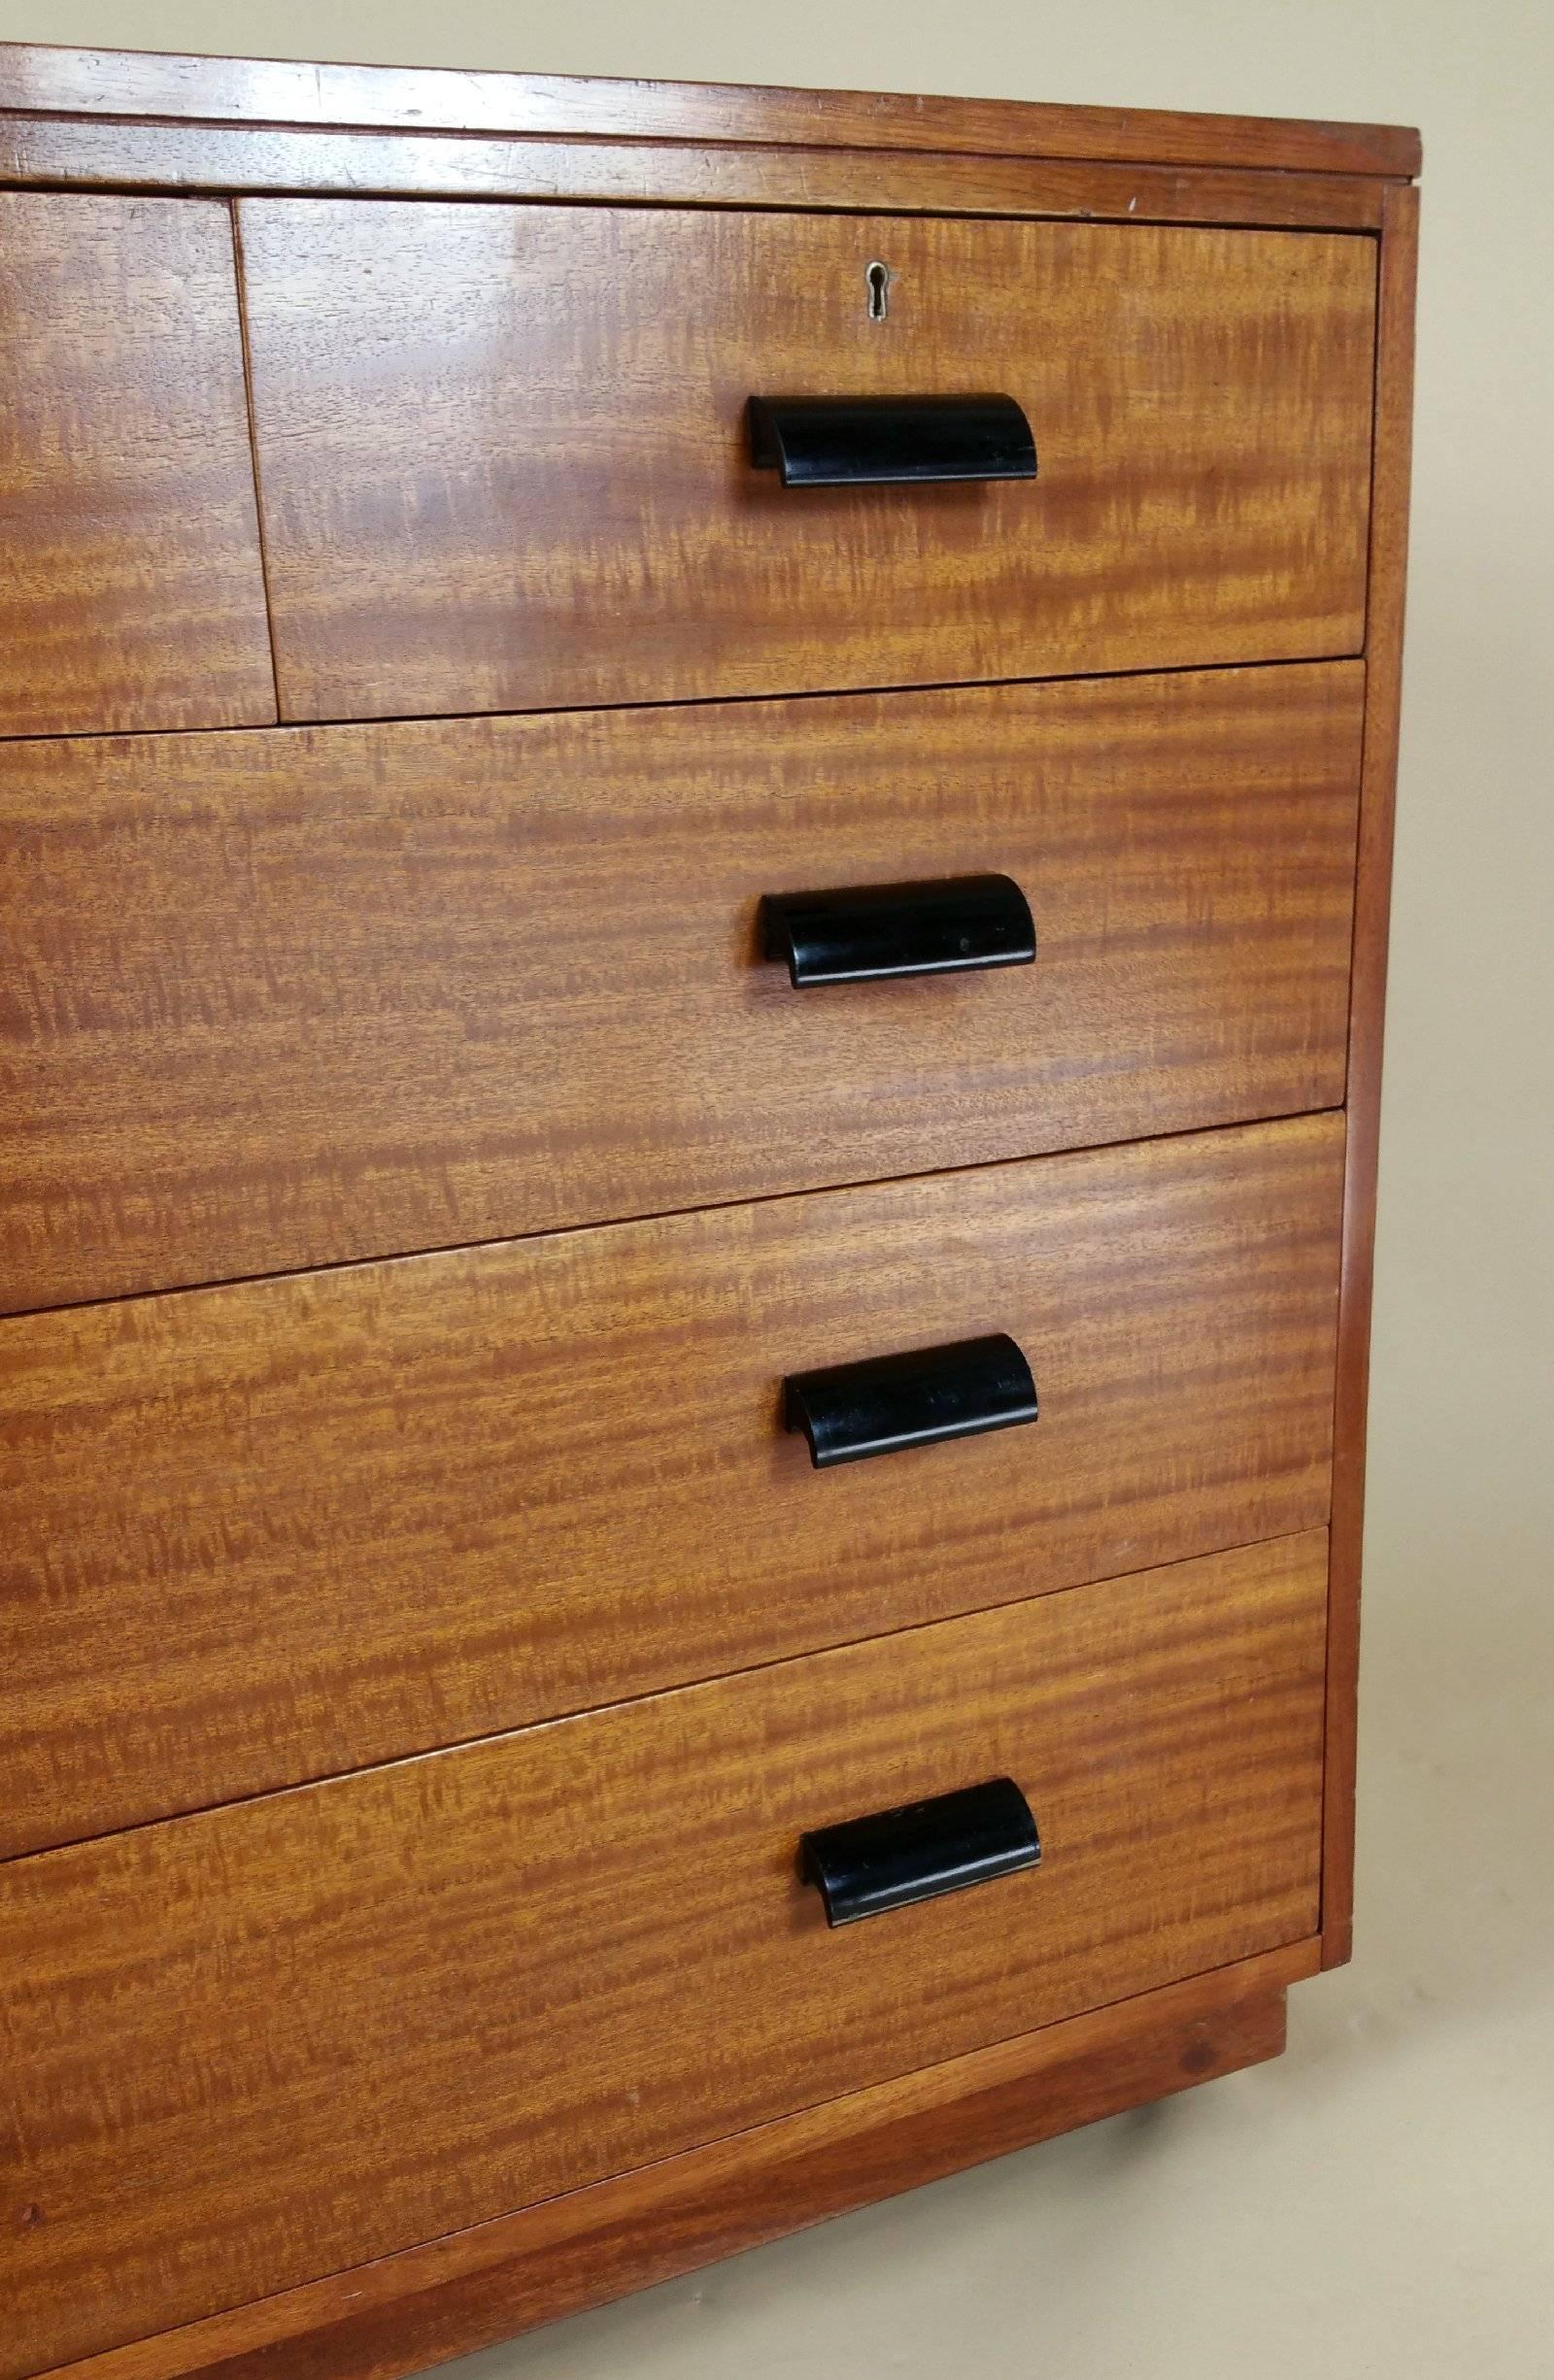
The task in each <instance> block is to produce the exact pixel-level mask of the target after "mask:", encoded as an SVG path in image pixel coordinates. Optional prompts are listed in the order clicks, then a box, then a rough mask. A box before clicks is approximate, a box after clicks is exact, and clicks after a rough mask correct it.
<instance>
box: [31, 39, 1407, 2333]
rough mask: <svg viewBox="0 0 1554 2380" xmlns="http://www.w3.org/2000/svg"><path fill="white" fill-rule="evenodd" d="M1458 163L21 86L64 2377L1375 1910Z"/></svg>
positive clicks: (953, 2150)
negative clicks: (1411, 913)
mask: <svg viewBox="0 0 1554 2380" xmlns="http://www.w3.org/2000/svg"><path fill="white" fill-rule="evenodd" d="M1417 165H1418V144H1417V141H1416V139H1415V137H1414V136H1413V135H1411V134H1409V133H1405V132H1402V131H1393V130H1387V129H1384V128H1377V127H1365V126H1345V125H1317V124H1297V123H1260V122H1254V121H1249V120H1239V119H1229V118H1210V117H1171V116H1159V115H1145V114H1135V115H1118V114H1114V113H1104V112H1100V111H1087V110H1083V109H1071V108H1049V107H1040V106H1029V107H1028V106H1014V105H1001V104H1000V105H995V104H992V103H986V104H984V103H977V102H968V101H949V100H945V101H929V100H903V99H890V98H874V97H866V96H861V95H854V94H845V93H799V92H766V91H733V90H719V89H714V88H701V87H697V86H682V87H671V86H655V85H634V84H607V83H606V84H588V83H567V82H560V81H555V80H548V79H545V78H523V77H510V76H475V77H469V76H446V77H445V76H440V75H437V74H434V73H428V74H411V73H402V72H399V71H397V70H378V69H347V68H329V67H325V68H318V69H314V68H301V67H290V66H287V65H257V64H253V63H225V62H220V61H213V60H195V59H178V58H161V57H150V56H127V55H125V56H107V55H104V54H102V53H89V52H75V51H69V50H17V49H11V50H5V49H0V328H3V334H4V335H3V337H0V839H3V855H4V868H3V872H0V948H3V965H0V1098H3V1106H4V1114H3V1122H4V1134H3V1140H0V1194H3V1195H0V1383H3V1396H4V1404H3V1439H0V1505H3V1514H4V1524H3V1530H0V1698H3V1712H0V1717H3V1725H0V2047H3V2059H4V2063H3V2069H0V2380H36V2376H37V2375H41V2374H44V2373H50V2374H55V2375H62V2374H69V2375H70V2376H71V2380H199V2376H200V2375H209V2380H215V2376H216V2375H217V2374H220V2375H223V2380H392V2375H398V2374H408V2373H410V2372H413V2371H414V2370H416V2369H417V2368H419V2367H420V2366H422V2365H423V2364H426V2363H432V2362H435V2361H436V2360H438V2359H439V2358H444V2357H448V2356H453V2355H456V2354H458V2353H461V2352H464V2351H466V2350H468V2349H470V2348H474V2347H477V2346H480V2345H483V2344H486V2343H489V2342H490V2341H492V2340H495V2339H497V2338H500V2337H503V2336H505V2335H508V2334H510V2333H512V2332H514V2331H517V2330H522V2329H524V2328H525V2327H527V2326H529V2325H532V2324H535V2323H539V2322H543V2321H545V2320H548V2319H551V2318H554V2317H555V2316H557V2315H558V2314H562V2313H565V2312H568V2311H571V2310H573V2309H576V2308H579V2307H582V2306H585V2305H589V2304H592V2303H596V2302H599V2301H600V2300H602V2299H604V2298H606V2297H609V2296H615V2295H618V2294H620V2293H622V2292H624V2291H626V2290H629V2289H631V2288H633V2287H636V2286H640V2285H642V2284H644V2283H646V2282H649V2281H652V2280H655V2279H659V2278H662V2277H664V2276H666V2275H668V2274H671V2273H674V2272H679V2271H684V2270H686V2269H688V2268H690V2267H692V2266H693V2265H695V2264H697V2263H704V2262H706V2261H708V2260H710V2259H712V2258H715V2257H717V2256H719V2255H722V2254H726V2253H727V2252H729V2251H731V2250H733V2249H736V2248H739V2247H741V2246H746V2245H749V2244H752V2243H753V2242H755V2241H758V2240H760V2239H765V2238H770V2237H773V2236H775V2235H777V2234H778V2233H780V2232H782V2231H784V2230H787V2229H793V2228H794V2227H796V2226H798V2225H801V2224H804V2223H808V2222H812V2221H814V2220H816V2219H817V2218H819V2217H821V2216H823V2215H825V2214H828V2213H830V2212H835V2211H839V2210H841V2209H843V2208H846V2207H849V2206H855V2205H859V2204H861V2203H863V2202H865V2201H866V2200H868V2199H870V2198H873V2197H877V2196H882V2195H885V2194H887V2193H889V2192H891V2191H895V2190H900V2189H904V2188H907V2187H909V2186H911V2185H912V2184H914V2183H916V2182H919V2181H922V2180H925V2179H928V2178H929V2177H931V2176H934V2175H938V2174H942V2173H946V2172H949V2171H951V2170H953V2169H955V2168H956V2167H957V2166H959V2165H963V2164H966V2163H969V2162H974V2161H976V2160H977V2159H979V2158H985V2157H990V2156H994V2155H997V2154H998V2153H999V2152H1000V2151H1002V2150H1005V2149H1008V2148H1011V2147H1014V2146H1017V2145H1020V2144H1022V2143H1026V2142H1030V2141H1033V2140H1038V2139H1041V2138H1043V2137H1045V2136H1048V2135H1050V2134H1052V2133H1055V2132H1057V2131H1060V2130H1063V2129H1066V2128H1068V2127H1071V2126H1073V2125H1077V2124H1081V2123H1084V2122H1087V2121H1090V2120H1092V2119H1094V2118H1096V2117H1098V2116H1101V2115H1104V2114H1108V2113H1112V2112H1115V2111H1117V2110H1119V2109H1122V2108H1125V2107H1128V2106H1132V2105H1135V2104H1137V2103H1139V2102H1141V2101H1145V2100H1148V2099H1152V2098H1158V2097H1160V2096H1162V2095H1165V2094H1167V2093H1170V2092H1172V2091H1175V2090H1178V2089H1181V2088H1183V2087H1184V2086H1185V2085H1187V2084H1189V2083H1192V2082H1196V2081H1199V2080H1202V2079H1205V2078H1207V2077H1211V2076H1214V2075H1218V2074H1223V2073H1226V2072H1229V2071H1231V2070H1233V2068H1235V2067H1237V2066H1241V2065H1245V2064H1248V2063H1250V2062H1254V2061H1255V2060H1258V2059H1261V2058H1266V2057H1269V2056H1272V2055H1274V2054H1276V2052H1277V2051H1278V2049H1279V2048H1280V2047H1281V2046H1282V2040H1283V2008H1284V1995H1285V1992H1286V1990H1287V1988H1288V1986H1289V1985H1290V1984H1291V1983H1293V1982H1296V1981H1298V1980H1300V1979H1301V1978H1303V1977H1305V1976H1308V1975H1310V1974H1312V1973H1314V1972H1315V1971H1316V1970H1317V1969H1318V1968H1319V1967H1321V1966H1324V1965H1332V1964H1334V1963H1335V1962H1336V1961H1341V1960H1342V1959H1344V1958H1346V1957H1347V1955H1348V1951H1349V1938H1350V1905H1351V1897H1352V1895H1351V1870H1352V1854H1351V1841H1352V1834H1351V1828H1352V1803H1353V1775H1354V1724H1353V1722H1354V1699H1355V1675H1356V1660H1357V1630H1358V1603H1359V1565H1360V1533H1361V1526H1360V1525H1361V1503H1362V1487H1363V1460H1364V1423H1365V1402H1366V1365H1367V1334H1368V1298H1369V1247H1370V1232H1371V1218H1372V1208H1373V1194H1374V1181H1375V1156H1376V1150H1375V1138H1376V1119H1377V1103H1378V1086H1379V1062H1380V1023H1381V1002H1382V987H1383V970H1384V955H1385V940H1386V908H1387V880H1388V869H1389V854H1390V842H1391V819H1392V802H1393V778H1394V766H1395V754H1396V726H1397V706H1398V690H1399V658H1400V647H1401V638H1402V578H1403V546H1404V522H1405V493H1406V476H1407V450H1408V409H1409V380H1410V364H1411V343H1412V291H1413V265H1414V238H1415V203H1416V202H1415V193H1414V189H1413V186H1412V180H1411V177H1412V176H1413V174H1414V173H1415V171H1416V170H1417Z"/></svg>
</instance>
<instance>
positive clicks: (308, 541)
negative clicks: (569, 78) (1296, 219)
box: [239, 199, 1375, 720]
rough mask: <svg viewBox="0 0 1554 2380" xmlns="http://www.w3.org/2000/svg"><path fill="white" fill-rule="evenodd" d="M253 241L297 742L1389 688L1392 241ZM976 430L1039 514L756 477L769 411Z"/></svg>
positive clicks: (274, 530)
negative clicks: (1368, 662) (1332, 667)
mask: <svg viewBox="0 0 1554 2380" xmlns="http://www.w3.org/2000/svg"><path fill="white" fill-rule="evenodd" d="M239 222H240V230H241V238H242V251H243V260H244V285H245V292H246V302H247V306H248V323H249V338H250V347H251V353H252V359H253V404H254V423H255V435H256V441H257V452H258V457H259V465H260V480H261V488H262V500H263V511H264V522H265V535H266V555H267V561H268V568H269V586H270V591H271V595H272V598H273V603H274V614H275V631H276V653H277V661H278V669H279V679H280V690H281V702H282V709H283V714H284V716H285V717H287V718H288V719H299V720H306V719H337V718H371V717H384V716H389V715H392V716H401V715H404V714H406V713H412V712H416V713H425V712H455V711H456V712H468V711H492V710H507V709H523V708H525V707H533V708H543V707H548V706H551V705H567V704H589V703H621V702H643V701H665V700H676V699H682V698H685V697H690V696H705V695H712V694H765V693H789V692H799V691H803V690H805V689H809V688H822V687H868V686H903V685H913V684H925V683H927V684H933V683H938V682H943V681H949V680H961V679H976V678H1017V677H1031V676H1045V675H1058V674H1061V673H1064V672H1069V671H1075V672H1077V671H1085V670H1101V669H1144V668H1155V667H1165V666H1180V665H1190V664H1194V663H1202V662H1223V661H1246V660H1278V659H1287V658H1291V657H1295V656H1301V655H1310V656H1317V655H1322V654H1345V653H1355V652H1358V651H1359V649H1360V646H1361V643H1362V607H1363V602H1364V595H1365V568H1366V527H1367V513H1368V482H1369V470H1370V403H1371V383H1372V342H1373V329H1374V306H1375V248H1374V243H1373V242H1372V241H1370V240H1368V239H1366V238H1363V237H1358V236H1346V235H1342V234H1324V233H1313V232H1301V233H1283V232H1255V231H1221V230H1197V229H1186V228H1180V227H1177V228H1158V227H1152V226H1147V225H1141V224H1133V225H1103V224H1083V223H1015V222H996V221H968V220H957V221H947V220H936V219H933V218H904V217H899V216H893V217H876V218H869V217H866V216H865V217H859V216H841V215H830V216H801V215H782V214H770V215H738V214H734V213H729V212H723V211H715V210H707V211H698V212H691V213H677V212H675V211H674V210H672V209H641V210H631V209H620V208H610V207H596V208H584V209H579V208H565V207H517V206H498V205H482V206H472V205H462V206H460V205H453V206H444V205H424V204H410V205H406V204H394V203H390V202H388V201H384V200H312V199H279V200H269V199H250V200H244V201H242V202H240V205H239ZM877 262H883V263H884V264H885V265H886V266H887V267H888V269H889V271H890V274H891V280H890V284H889V288H888V292H887V306H888V311H887V313H886V315H885V318H884V319H883V320H881V319H875V318H873V316H872V315H871V310H870V302H869V301H870V283H869V272H868V268H869V266H870V264H871V263H877ZM982 391H994V392H997V393H1000V394H1005V395H1008V396H1010V397H1012V398H1014V399H1015V400H1016V401H1017V402H1018V404H1019V405H1020V406H1021V407H1022V408H1023V410H1024V412H1025V414H1026V416H1027V419H1028V420H1029V422H1030V428H1031V431H1032V433H1033V435H1034V440H1035V446H1036V450H1037V453H1038V457H1039V477H1038V478H1037V479H1036V480H1035V481H1034V482H1030V481H1021V482H1016V481H1010V482H1006V483H1003V484H996V485H991V486H975V485H969V484H953V485H938V486H932V485H930V486H862V487H848V486H840V487H838V486H825V487H816V486H808V487H788V486H783V485H782V484H781V483H780V479H779V477H778V475H777V474H776V473H775V472H773V471H770V470H757V469H755V468H753V467H752V464H751V460H750V452H749V441H748V434H747V428H746V414H745V409H746V405H747V402H748V400H749V399H750V398H751V397H752V396H757V397H763V396H783V397H792V396H811V397H830V398H836V397H856V396H868V397H881V396H887V397H889V396H922V395H935V394H936V395H943V394H964V393H967V392H982Z"/></svg>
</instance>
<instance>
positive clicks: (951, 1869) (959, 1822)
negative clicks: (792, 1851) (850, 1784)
mask: <svg viewBox="0 0 1554 2380" xmlns="http://www.w3.org/2000/svg"><path fill="white" fill-rule="evenodd" d="M1040 1860H1041V1837H1040V1835H1039V1834H1038V1833H1037V1831H1036V1822H1035V1820H1034V1819H1033V1818H1032V1817H1031V1815H1030V1803H1029V1802H1028V1801H1027V1799H1026V1797H1025V1795H1024V1793H1022V1792H1021V1791H1020V1788H1019V1787H1018V1785H1016V1784H1015V1782H1014V1780H1013V1778H1012V1777H994V1778H993V1779H992V1780H991V1781H990V1782H989V1783H988V1784H986V1785H968V1786H964V1787H963V1789H962V1790H961V1792H960V1793H938V1794H936V1795H935V1796H934V1798H933V1799H932V1800H931V1801H912V1802H908V1803H907V1804H906V1805H905V1806H904V1807H903V1808H902V1809H899V1810H880V1811H879V1812H877V1813H876V1815H875V1816H874V1817H872V1818H850V1819H848V1820H847V1821H846V1822H845V1823H844V1824H843V1825H842V1826H840V1827H819V1828H818V1829H817V1830H816V1832H815V1833H813V1834H806V1835H805V1836H804V1838H803V1841H802V1844H801V1846H800V1872H801V1874H802V1876H803V1880H804V1882H805V1883H806V1884H812V1885H814V1886H815V1887H816V1888H817V1889H818V1891H819V1893H820V1896H821V1899H822V1900H823V1901H824V1902H825V1904H826V1923H827V1924H828V1926H851V1925H852V1924H853V1923H854V1921H855V1920H856V1919H858V1918H861V1917H878V1916H879V1915H880V1914H881V1913H882V1912H883V1911H884V1910H886V1909H906V1908H910V1906H911V1904H912V1902H913V1901H915V1900H933V1899H934V1898H936V1896H937V1895H938V1894H940V1893H959V1892H962V1891H963V1889H964V1888H965V1886H967V1885H969V1884H989V1883H991V1882H992V1880H993V1878H994V1877H995V1876H1012V1875H1014V1874H1015V1873H1016V1871H1017V1870H1018V1869H1020V1868H1022V1867H1035V1866H1037V1865H1038V1864H1039V1862H1040Z"/></svg>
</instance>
